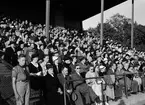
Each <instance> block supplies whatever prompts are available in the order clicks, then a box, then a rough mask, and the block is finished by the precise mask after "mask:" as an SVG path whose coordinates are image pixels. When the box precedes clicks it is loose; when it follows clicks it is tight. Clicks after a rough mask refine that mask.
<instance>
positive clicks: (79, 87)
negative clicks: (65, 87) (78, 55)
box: [71, 65, 97, 105]
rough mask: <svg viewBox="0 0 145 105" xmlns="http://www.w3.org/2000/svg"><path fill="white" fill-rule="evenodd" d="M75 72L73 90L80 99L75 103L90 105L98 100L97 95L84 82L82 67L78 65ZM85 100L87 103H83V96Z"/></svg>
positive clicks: (77, 104) (72, 76)
mask: <svg viewBox="0 0 145 105" xmlns="http://www.w3.org/2000/svg"><path fill="white" fill-rule="evenodd" d="M75 71H76V72H74V73H73V74H72V75H71V79H72V80H74V81H73V88H74V89H75V92H76V94H77V97H78V99H77V100H76V101H75V104H76V105H84V104H85V105H90V104H91V102H95V101H96V99H97V96H96V94H95V93H94V91H93V90H92V88H90V87H89V86H88V85H87V84H86V83H85V82H84V81H83V78H82V76H81V75H80V66H79V65H76V68H75ZM80 94H81V95H83V97H84V98H85V103H83V101H82V100H83V98H82V96H81V95H80Z"/></svg>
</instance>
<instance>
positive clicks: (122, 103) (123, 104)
mask: <svg viewBox="0 0 145 105" xmlns="http://www.w3.org/2000/svg"><path fill="white" fill-rule="evenodd" d="M118 105H126V104H125V102H124V100H120V102H119V104H118Z"/></svg>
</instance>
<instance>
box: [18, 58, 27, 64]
mask: <svg viewBox="0 0 145 105" xmlns="http://www.w3.org/2000/svg"><path fill="white" fill-rule="evenodd" d="M18 63H19V65H20V66H24V65H25V63H26V58H25V57H24V56H21V57H19V58H18Z"/></svg>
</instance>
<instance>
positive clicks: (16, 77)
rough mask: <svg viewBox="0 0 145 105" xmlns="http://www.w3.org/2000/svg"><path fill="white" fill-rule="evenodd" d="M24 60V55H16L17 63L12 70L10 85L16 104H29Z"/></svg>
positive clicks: (27, 79)
mask: <svg viewBox="0 0 145 105" xmlns="http://www.w3.org/2000/svg"><path fill="white" fill-rule="evenodd" d="M25 62H26V58H25V56H24V55H22V54H20V55H19V57H18V63H19V64H18V65H17V66H15V67H14V68H13V70H12V87H13V90H14V94H15V98H16V105H29V97H30V84H29V70H28V67H26V66H25Z"/></svg>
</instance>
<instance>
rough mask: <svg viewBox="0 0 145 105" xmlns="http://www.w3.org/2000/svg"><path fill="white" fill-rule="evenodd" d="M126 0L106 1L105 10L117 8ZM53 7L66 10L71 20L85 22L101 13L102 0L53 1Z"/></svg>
mask: <svg viewBox="0 0 145 105" xmlns="http://www.w3.org/2000/svg"><path fill="white" fill-rule="evenodd" d="M124 1H126V0H104V10H107V9H109V8H111V7H113V6H116V5H118V4H120V3H122V2H124ZM52 3H53V5H56V4H57V5H59V6H62V8H64V12H65V13H66V14H67V16H68V17H69V18H73V19H77V20H78V19H79V20H85V19H87V18H89V17H91V16H93V15H95V14H98V13H100V12H101V0H52Z"/></svg>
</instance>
